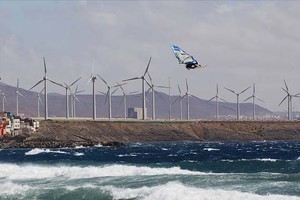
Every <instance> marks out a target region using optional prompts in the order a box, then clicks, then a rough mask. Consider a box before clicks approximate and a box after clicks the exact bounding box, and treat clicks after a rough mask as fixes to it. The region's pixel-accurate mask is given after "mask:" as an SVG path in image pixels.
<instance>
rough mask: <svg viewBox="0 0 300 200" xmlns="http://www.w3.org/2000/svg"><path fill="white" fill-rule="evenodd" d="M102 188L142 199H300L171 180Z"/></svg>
mask: <svg viewBox="0 0 300 200" xmlns="http://www.w3.org/2000/svg"><path fill="white" fill-rule="evenodd" d="M101 189H102V190H105V191H108V192H109V193H111V194H112V196H113V199H141V200H157V199H159V200H199V199H205V200H219V199H222V200H232V199H243V200H250V199H251V200H277V199H278V200H279V199H280V200H285V199H286V200H300V198H299V197H295V196H283V195H258V194H253V193H245V192H239V191H226V190H221V189H201V188H196V187H192V186H186V185H183V184H182V183H180V182H169V183H166V184H164V185H158V186H153V187H146V186H144V187H140V188H134V189H131V188H117V187H114V186H105V187H102V188H101Z"/></svg>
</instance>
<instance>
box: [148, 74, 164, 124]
mask: <svg viewBox="0 0 300 200" xmlns="http://www.w3.org/2000/svg"><path fill="white" fill-rule="evenodd" d="M147 74H148V77H149V80H150V85H149V89H148V91H147V92H146V94H147V93H148V92H149V91H150V90H152V119H153V120H154V119H156V106H155V93H156V90H155V89H154V88H165V89H167V88H169V87H167V86H161V85H155V84H153V81H152V77H151V76H150V73H149V72H148V73H147Z"/></svg>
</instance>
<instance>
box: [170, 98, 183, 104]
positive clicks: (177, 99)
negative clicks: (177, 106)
mask: <svg viewBox="0 0 300 200" xmlns="http://www.w3.org/2000/svg"><path fill="white" fill-rule="evenodd" d="M181 97H182V96H178V97H177V98H176V99H175V100H174V101H173V103H172V105H173V104H174V103H176V102H177V101H179V99H180V98H181Z"/></svg>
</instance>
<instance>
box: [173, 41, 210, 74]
mask: <svg viewBox="0 0 300 200" xmlns="http://www.w3.org/2000/svg"><path fill="white" fill-rule="evenodd" d="M171 48H172V50H173V53H174V55H175V57H176V58H177V59H178V61H179V64H185V67H186V68H187V69H188V70H190V69H195V68H202V67H205V66H202V65H200V64H198V62H197V60H196V59H194V57H193V56H191V55H189V54H188V53H186V52H185V51H183V50H182V49H181V48H180V47H178V46H176V45H171Z"/></svg>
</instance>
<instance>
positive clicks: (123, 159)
mask: <svg viewBox="0 0 300 200" xmlns="http://www.w3.org/2000/svg"><path fill="white" fill-rule="evenodd" d="M0 167H1V170H0V188H1V190H0V199H64V200H65V199H70V200H71V199H72V200H73V199H147V200H151V199H155V200H164V199H170V200H171V199H172V200H173V199H178V200H185V199H187V200H192V199H207V200H210V199H225V200H226V199H262V200H264V199H272V200H273V199H288V200H290V199H299V200H300V142H230V143H198V142H180V143H150V144H149V143H147V144H144V143H134V144H128V145H127V146H125V147H120V148H111V147H101V146H97V147H90V148H82V147H77V148H73V149H3V150H0Z"/></svg>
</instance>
